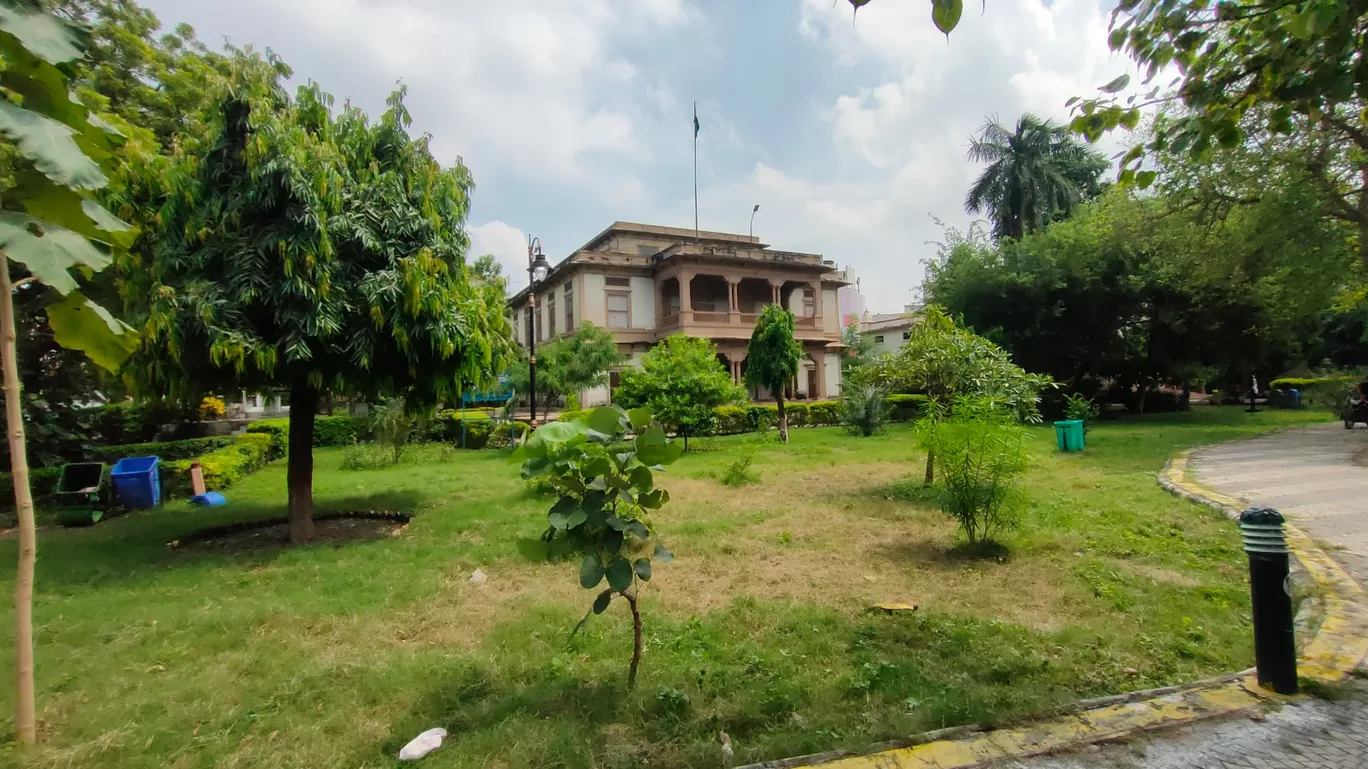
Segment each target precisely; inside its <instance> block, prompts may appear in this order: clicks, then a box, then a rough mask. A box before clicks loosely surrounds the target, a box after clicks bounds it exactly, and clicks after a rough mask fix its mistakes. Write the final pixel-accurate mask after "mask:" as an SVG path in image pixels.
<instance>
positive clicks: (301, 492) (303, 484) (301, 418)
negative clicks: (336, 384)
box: [286, 379, 318, 545]
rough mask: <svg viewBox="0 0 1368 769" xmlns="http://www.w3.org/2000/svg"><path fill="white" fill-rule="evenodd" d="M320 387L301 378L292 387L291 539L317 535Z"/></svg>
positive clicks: (300, 541) (293, 541) (305, 539)
mask: <svg viewBox="0 0 1368 769" xmlns="http://www.w3.org/2000/svg"><path fill="white" fill-rule="evenodd" d="M317 409H318V390H316V389H314V388H313V387H312V386H310V385H309V383H308V380H305V379H301V380H300V381H298V382H296V383H295V384H294V387H292V388H290V458H289V459H288V460H287V462H288V472H287V480H286V485H287V486H289V489H290V542H291V544H295V545H299V544H303V543H305V542H308V541H309V540H312V539H313V538H314V522H313V432H314V412H315V411H316V410H317Z"/></svg>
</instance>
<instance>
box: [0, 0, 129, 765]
mask: <svg viewBox="0 0 1368 769" xmlns="http://www.w3.org/2000/svg"><path fill="white" fill-rule="evenodd" d="M81 56H82V51H81V47H80V36H79V35H78V33H77V31H76V30H75V29H74V28H72V27H71V26H70V25H68V24H67V23H65V22H63V21H61V20H60V19H57V18H55V17H53V16H50V15H47V14H44V13H38V12H35V11H32V10H30V9H28V8H23V7H18V6H16V5H15V4H9V3H7V4H4V5H0V57H3V65H0V66H3V69H0V132H3V133H4V135H5V137H6V138H8V139H9V141H10V142H12V143H13V147H14V149H15V150H17V154H16V155H15V156H14V157H13V158H12V160H13V161H14V162H13V164H12V167H11V169H10V171H11V173H12V178H11V179H9V180H7V181H9V182H10V183H11V184H12V186H11V188H10V189H9V190H8V191H7V193H6V194H5V195H4V197H3V199H2V200H0V208H3V210H0V252H3V254H4V256H5V264H4V265H3V269H0V359H3V370H4V392H5V428H6V432H7V433H8V436H9V452H10V471H11V474H12V476H13V480H14V502H15V509H16V512H17V514H18V519H19V566H18V573H17V576H16V578H15V601H14V603H15V607H14V614H15V634H14V642H15V655H14V663H15V665H14V668H15V679H16V680H15V713H14V727H15V732H16V734H17V736H18V739H19V742H21V743H25V744H27V743H32V742H33V741H34V739H35V738H36V732H37V719H36V710H35V705H34V686H33V577H34V564H35V560H36V557H37V544H38V543H37V532H36V528H35V525H34V518H33V495H32V491H31V489H30V488H29V473H28V470H29V468H28V456H27V451H26V447H25V433H24V420H23V410H22V404H23V393H22V385H23V383H22V382H21V381H20V379H19V365H18V359H17V354H16V338H17V334H16V318H15V294H16V292H17V293H21V294H22V293H24V292H34V291H38V290H39V289H44V297H45V301H47V304H46V305H45V307H44V310H45V311H46V314H47V320H48V324H49V326H50V327H51V330H52V335H53V339H54V340H55V341H56V342H57V343H58V344H60V345H62V346H64V347H68V348H71V349H77V350H82V351H84V352H85V353H86V355H88V356H89V357H90V359H91V360H92V361H94V362H95V363H96V364H98V365H100V366H103V367H105V368H107V369H110V370H114V369H117V368H118V367H119V366H120V364H121V363H122V362H123V361H124V359H125V358H127V356H128V354H129V352H130V351H131V350H132V349H133V347H134V346H135V345H136V344H137V337H136V335H135V334H133V333H132V331H131V329H129V328H128V327H127V326H125V325H124V324H123V323H121V322H120V321H118V320H116V319H115V318H114V317H113V316H112V315H110V314H109V313H108V312H107V311H106V310H105V309H104V308H102V307H100V306H99V305H97V304H95V303H94V302H92V301H90V300H89V299H87V298H86V297H85V296H84V295H83V294H82V293H81V291H80V283H79V281H78V279H77V277H76V275H75V274H73V273H79V274H81V275H91V274H94V273H95V272H98V271H100V270H102V269H104V268H105V267H106V266H108V265H109V264H110V256H109V254H108V252H107V250H106V249H111V248H121V247H124V246H127V245H128V242H129V240H130V235H131V232H130V230H129V227H128V225H126V224H124V223H123V222H122V221H120V220H119V219H118V218H117V217H115V216H114V215H113V214H111V213H109V212H108V211H106V210H105V209H104V208H103V207H101V206H100V205H99V204H98V203H96V202H95V201H94V200H92V199H91V197H90V196H91V193H92V192H93V191H94V190H98V189H99V188H101V187H103V186H104V185H105V184H106V183H107V182H108V176H107V173H108V168H107V167H106V166H105V164H109V163H111V162H112V160H113V157H114V141H113V139H114V137H113V136H111V134H110V133H109V131H110V130H112V126H110V124H109V123H108V122H106V121H104V120H102V119H101V118H99V117H98V116H97V115H95V114H93V113H91V112H90V110H89V109H88V108H87V107H86V105H85V104H83V103H81V102H79V101H75V100H73V97H72V95H71V90H70V85H69V77H68V73H69V71H70V69H71V65H72V62H74V61H75V60H77V59H79V58H80V57H81ZM91 241H95V242H97V243H100V244H102V245H103V246H104V249H102V248H100V247H97V246H96V245H94V244H93V243H92V242H91ZM25 273H27V274H25ZM15 274H18V275H20V276H21V277H19V279H18V280H14V278H13V276H14V275H15Z"/></svg>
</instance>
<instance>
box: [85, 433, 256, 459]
mask: <svg viewBox="0 0 1368 769" xmlns="http://www.w3.org/2000/svg"><path fill="white" fill-rule="evenodd" d="M233 440H234V438H233V436H231V435H216V436H214V437H212V438H190V439H188V440H183V441H159V442H153V443H126V444H124V445H122V446H101V447H99V448H95V449H91V450H90V461H92V462H104V463H106V464H110V465H112V464H114V463H115V462H118V461H119V460H120V459H124V458H125V457H160V458H161V460H162V461H163V462H170V461H174V460H177V459H193V458H195V457H197V456H199V455H201V454H208V453H209V452H211V451H214V450H215V449H221V448H223V447H224V446H230V445H232V443H233Z"/></svg>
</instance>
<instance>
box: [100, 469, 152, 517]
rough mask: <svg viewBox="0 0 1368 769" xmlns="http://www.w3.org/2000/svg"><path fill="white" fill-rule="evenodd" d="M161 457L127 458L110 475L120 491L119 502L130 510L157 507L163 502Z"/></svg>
mask: <svg viewBox="0 0 1368 769" xmlns="http://www.w3.org/2000/svg"><path fill="white" fill-rule="evenodd" d="M160 462H161V458H160V457H127V458H125V459H120V460H119V461H118V462H116V463H114V469H113V471H111V472H110V473H109V475H110V477H111V478H113V479H114V487H115V488H116V489H118V490H119V501H120V502H122V503H123V506H124V507H126V508H128V509H129V510H142V509H144V508H148V507H156V506H157V504H158V503H159V502H161V473H160V472H159V471H158V469H157V465H158V463H160Z"/></svg>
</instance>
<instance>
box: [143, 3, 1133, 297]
mask: <svg viewBox="0 0 1368 769" xmlns="http://www.w3.org/2000/svg"><path fill="white" fill-rule="evenodd" d="M143 2H144V4H145V5H146V6H147V7H149V8H151V9H152V10H153V11H154V12H156V14H157V16H158V17H159V19H160V20H161V21H162V23H163V25H164V26H166V27H168V28H169V27H171V26H173V25H175V24H177V23H180V22H186V23H189V24H190V25H191V26H193V27H194V28H195V30H196V32H197V33H198V35H199V37H200V39H201V40H203V41H205V42H206V43H207V44H209V45H211V46H215V47H216V46H217V45H218V44H220V43H221V42H223V41H224V40H225V39H226V40H228V41H231V42H232V43H233V44H234V45H238V46H242V45H247V44H251V45H253V46H255V47H257V48H258V49H262V48H270V49H272V50H274V51H275V52H276V53H277V54H279V55H280V56H281V57H282V58H284V60H285V61H286V62H287V63H288V64H290V66H291V67H293V69H294V73H295V79H296V80H297V81H299V82H305V81H307V80H314V81H317V82H318V83H320V84H321V86H322V87H323V89H324V90H326V91H328V92H329V93H332V94H333V95H334V96H336V97H337V99H338V102H339V103H341V102H342V101H343V100H344V99H350V100H351V102H352V103H353V104H355V105H357V106H360V107H362V108H363V109H366V110H367V111H368V112H371V114H373V115H378V114H379V113H380V112H381V111H382V110H383V109H384V102H385V98H386V97H387V96H388V95H389V93H390V92H391V91H392V90H393V89H394V88H395V87H396V84H398V83H400V82H402V83H403V84H404V85H406V86H407V87H408V98H407V101H406V104H407V105H408V107H409V110H410V112H411V113H412V116H413V120H414V126H413V129H414V130H415V132H424V133H428V134H430V135H431V136H432V149H433V152H434V153H435V154H436V155H437V158H438V160H439V161H441V162H443V163H444V164H447V163H454V162H455V161H456V160H457V159H458V158H460V159H461V160H463V162H464V163H465V164H466V165H467V166H468V167H469V168H470V169H471V172H472V174H473V175H474V178H475V184H476V188H475V191H474V194H473V198H472V203H471V211H470V220H469V222H468V229H469V232H470V236H471V253H472V254H482V253H493V254H495V255H496V256H498V257H499V259H500V260H501V262H502V263H503V265H504V270H505V273H506V274H509V275H510V276H511V280H510V289H511V290H512V291H516V290H517V289H518V288H519V287H520V286H522V285H526V267H527V260H526V238H527V236H528V235H534V236H536V237H537V238H539V239H540V242H541V243H542V246H543V249H544V251H545V252H546V254H547V256H548V258H549V259H551V261H552V262H553V263H554V262H557V261H559V260H560V259H563V258H565V257H566V256H568V255H569V254H570V253H572V252H573V251H574V250H575V249H576V248H578V247H580V246H581V245H583V244H584V243H585V242H586V241H588V240H589V239H590V238H591V237H593V236H594V235H595V234H597V233H598V232H600V231H602V230H603V229H604V228H606V227H607V226H609V225H610V224H612V222H614V221H619V220H621V221H635V222H644V223H650V224H661V225H670V226H678V227H692V226H693V222H694V207H693V206H694V199H693V192H694V186H693V183H694V139H693V125H692V119H693V109H694V104H695V102H696V103H697V110H698V119H699V123H700V126H701V131H700V132H699V135H698V140H697V174H698V217H699V226H700V227H701V228H703V229H708V230H720V231H724V232H737V233H743V234H744V233H746V232H748V228H749V223H750V218H751V211H752V208H753V207H754V206H755V205H757V204H758V205H759V206H760V210H759V212H758V213H757V214H756V215H755V235H756V236H758V237H759V238H760V239H761V240H762V241H763V242H765V243H768V244H770V245H772V246H773V247H775V248H781V249H786V250H791V251H802V252H808V253H820V254H822V255H824V256H825V258H827V259H832V260H835V261H836V262H837V263H838V264H839V265H840V266H842V267H850V268H852V269H853V270H854V272H855V274H856V275H857V276H858V277H859V278H860V290H861V293H862V294H863V295H864V297H865V300H866V303H867V304H868V306H869V307H870V309H871V310H873V311H878V312H891V311H896V310H899V309H901V307H902V305H903V304H905V303H907V302H910V301H913V300H914V299H915V298H916V296H917V290H918V288H919V286H920V284H921V280H922V276H923V272H924V266H925V262H926V260H927V259H929V258H931V257H933V256H934V255H935V253H936V246H935V243H936V241H939V240H941V239H942V233H943V229H942V228H943V226H944V225H950V226H955V227H960V228H963V227H965V226H967V225H968V224H969V223H970V221H971V217H969V216H968V215H967V214H965V213H964V209H963V200H964V194H965V191H966V190H967V189H968V187H969V184H970V182H971V180H972V179H973V177H974V176H975V175H976V173H977V172H978V170H979V169H978V167H977V166H975V165H974V164H973V163H971V162H969V161H968V160H966V159H965V151H966V149H967V148H968V143H969V136H970V135H971V134H973V133H974V132H975V131H976V130H977V129H978V128H979V127H980V126H981V125H982V124H983V123H984V121H985V119H987V118H988V117H991V116H997V117H998V118H1000V119H1001V120H1003V121H1004V122H1013V121H1015V120H1016V119H1017V117H1019V116H1020V114H1021V113H1022V112H1026V111H1029V112H1032V113H1035V114H1037V115H1041V116H1044V117H1052V118H1055V119H1057V120H1061V121H1063V120H1066V119H1067V118H1068V115H1069V110H1068V108H1067V107H1066V106H1065V102H1066V101H1067V100H1068V99H1069V98H1070V97H1072V96H1087V95H1090V94H1095V93H1097V91H1096V89H1097V87H1098V86H1099V85H1101V84H1104V83H1107V82H1109V81H1110V80H1112V79H1113V78H1114V77H1116V76H1117V75H1120V74H1123V73H1132V74H1133V72H1134V68H1133V66H1132V65H1131V63H1130V62H1129V61H1128V60H1127V59H1125V58H1124V57H1120V56H1117V55H1114V54H1112V53H1110V52H1109V51H1108V50H1107V45H1106V30H1107V21H1108V18H1109V15H1110V7H1111V5H1112V4H1111V3H1105V2H1098V0H1053V2H1049V3H1043V2H1039V0H994V1H993V2H990V3H987V5H986V7H979V6H978V4H975V3H973V0H969V1H968V2H967V3H966V6H965V14H964V17H963V19H962V20H961V22H960V25H959V27H958V28H957V29H956V30H955V31H954V33H953V34H952V35H951V37H950V39H949V40H948V41H947V39H946V38H945V36H943V35H941V34H940V33H939V32H938V31H937V30H936V29H935V27H934V26H932V24H931V19H930V3H929V2H928V1H927V0H873V1H872V2H870V3H869V4H868V5H866V6H865V7H864V8H862V9H861V10H860V11H859V12H858V13H852V9H851V6H850V5H849V3H848V2H847V0H288V1H287V2H282V1H281V0H143ZM1126 141H1127V139H1126V137H1124V136H1119V137H1116V136H1114V137H1109V138H1108V139H1106V140H1104V142H1103V143H1102V145H1101V147H1100V149H1102V150H1104V151H1105V152H1107V153H1108V154H1112V153H1113V152H1115V151H1116V150H1117V148H1118V147H1120V146H1123V145H1124V143H1125V142H1126Z"/></svg>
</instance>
